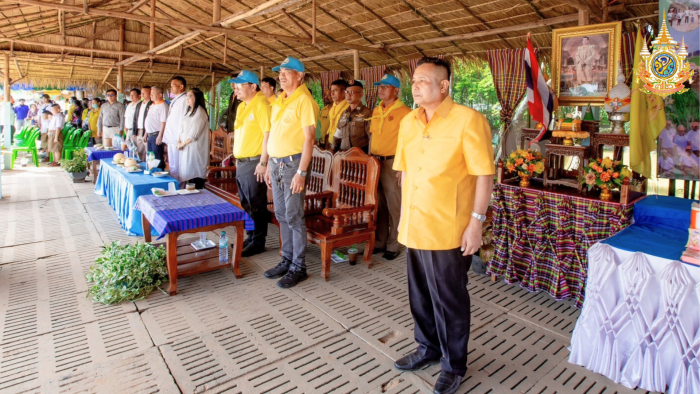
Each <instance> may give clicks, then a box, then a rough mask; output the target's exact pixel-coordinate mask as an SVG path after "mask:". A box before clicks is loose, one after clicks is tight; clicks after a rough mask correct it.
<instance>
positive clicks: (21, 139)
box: [12, 125, 38, 147]
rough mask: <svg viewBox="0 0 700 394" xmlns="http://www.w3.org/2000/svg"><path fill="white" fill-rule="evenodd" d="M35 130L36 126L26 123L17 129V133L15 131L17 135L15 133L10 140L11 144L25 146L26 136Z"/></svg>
mask: <svg viewBox="0 0 700 394" xmlns="http://www.w3.org/2000/svg"><path fill="white" fill-rule="evenodd" d="M35 130H38V128H37V127H35V126H31V125H26V126H24V127H22V129H21V130H20V131H19V133H17V135H15V137H14V141H13V142H12V146H17V147H21V146H25V145H26V141H27V137H28V136H29V135H30V134H31V133H33V132H34V131H35Z"/></svg>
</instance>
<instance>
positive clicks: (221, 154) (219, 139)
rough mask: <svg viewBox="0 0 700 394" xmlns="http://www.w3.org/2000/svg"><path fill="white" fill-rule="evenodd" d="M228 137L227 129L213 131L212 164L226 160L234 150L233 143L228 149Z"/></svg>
mask: <svg viewBox="0 0 700 394" xmlns="http://www.w3.org/2000/svg"><path fill="white" fill-rule="evenodd" d="M231 134H233V133H231ZM226 137H227V135H226V132H225V131H222V130H214V131H212V132H211V148H210V151H209V156H210V157H209V165H210V166H217V165H220V164H221V161H222V160H224V158H225V157H226V156H228V155H230V154H231V153H230V152H233V145H231V150H230V151H228V150H227V147H226Z"/></svg>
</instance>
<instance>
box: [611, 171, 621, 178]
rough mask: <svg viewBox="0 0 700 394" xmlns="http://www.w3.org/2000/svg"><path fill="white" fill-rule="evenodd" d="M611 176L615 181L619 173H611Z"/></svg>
mask: <svg viewBox="0 0 700 394" xmlns="http://www.w3.org/2000/svg"><path fill="white" fill-rule="evenodd" d="M612 175H613V178H615V179H617V177H619V176H620V173H619V172H613V174H612Z"/></svg>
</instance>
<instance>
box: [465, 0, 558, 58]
mask: <svg viewBox="0 0 700 394" xmlns="http://www.w3.org/2000/svg"><path fill="white" fill-rule="evenodd" d="M454 1H455V3H457V5H459V6H460V7H461V8H462V10H464V12H466V13H467V14H468V15H469V16H471V17H472V18H474V19H476V20H477V21H479V23H481V25H482V26H484V27H485V28H487V29H489V30H490V29H491V25H490V24H488V23H486V21H484V20H483V19H481V18H480V17H479V16H478V15H476V14H475V13H474V12H472V10H470V9H469V7H467V6H466V5H464V4H462V2H461V1H460V0H454ZM525 1H527V2H528V4H530V7H532V9H533V10H535V13H537V15H538V16H540V19H544V17H542V16H541V15H542V14H540V13H539V11H537V9H536V8H535V6H534V5H532V3H531V2H530V0H525ZM496 36H497V37H498V38H500V39H501V41H503V43H505V44H506V45H507V46H509V47H511V48H513V46H512V45H510V43H509V42H508V41H507V40H506V39H505V38H503V37H502V36H501V35H500V34H497V35H496ZM461 52H464V51H461Z"/></svg>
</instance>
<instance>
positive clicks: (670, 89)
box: [636, 14, 694, 97]
mask: <svg viewBox="0 0 700 394" xmlns="http://www.w3.org/2000/svg"><path fill="white" fill-rule="evenodd" d="M651 47H652V49H653V50H654V51H653V52H651V53H649V48H647V43H646V41H645V42H644V47H643V48H642V51H641V52H640V53H639V55H640V56H641V57H642V61H641V62H639V66H638V67H637V70H636V74H637V78H638V79H641V80H642V81H643V82H644V86H643V87H641V88H640V89H641V90H642V91H643V92H645V93H647V94H651V93H653V94H657V95H659V96H661V97H666V96H668V95H671V94H673V93H684V92H686V91H687V90H688V88H686V87H685V86H684V85H683V83H684V82H685V81H689V83H692V82H693V79H692V77H693V73H694V70H691V69H690V64H689V63H688V62H686V61H685V59H686V57H687V56H688V51H686V49H685V39H683V42H682V43H681V45H680V51H678V53H676V50H677V49H678V43H677V42H676V41H674V40H673V37H671V34H670V33H669V32H668V29H667V28H666V15H665V14H664V18H663V22H662V24H661V32H659V34H658V35H657V36H656V39H655V40H654V41H652V42H651Z"/></svg>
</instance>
